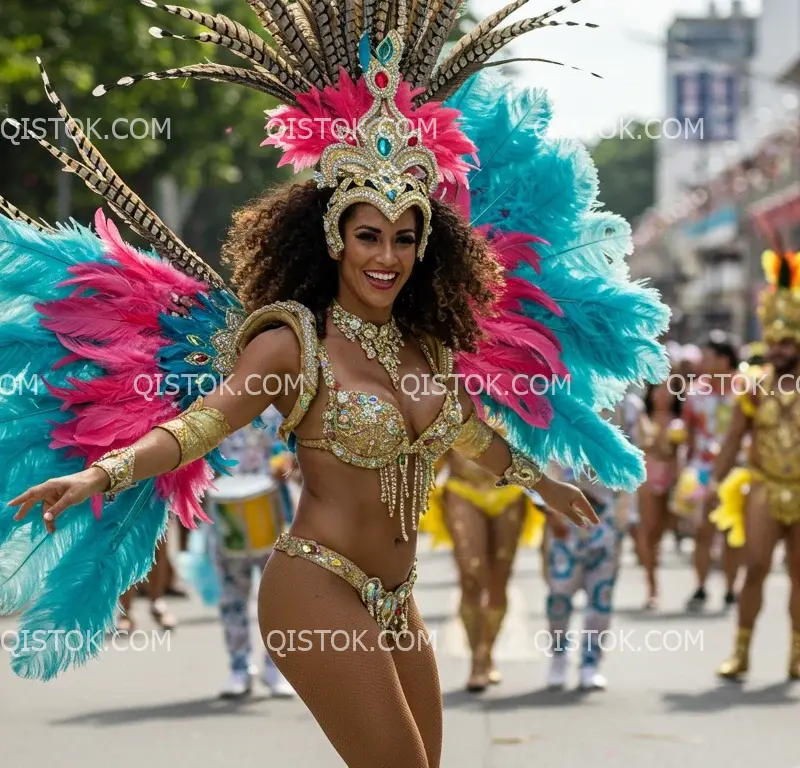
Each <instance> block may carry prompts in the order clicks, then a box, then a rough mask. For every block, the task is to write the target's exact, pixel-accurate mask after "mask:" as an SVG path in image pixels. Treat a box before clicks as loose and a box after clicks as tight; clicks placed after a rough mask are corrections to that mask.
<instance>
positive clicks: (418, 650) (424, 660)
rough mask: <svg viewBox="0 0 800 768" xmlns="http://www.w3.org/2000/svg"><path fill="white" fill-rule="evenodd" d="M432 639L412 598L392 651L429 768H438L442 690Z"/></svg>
mask: <svg viewBox="0 0 800 768" xmlns="http://www.w3.org/2000/svg"><path fill="white" fill-rule="evenodd" d="M435 647H436V643H435V636H434V635H430V634H429V633H428V630H427V628H426V627H425V622H424V621H423V619H422V616H421V615H420V612H419V609H418V608H417V604H416V602H415V601H414V599H413V597H412V599H411V604H410V605H409V610H408V632H407V633H401V634H400V635H398V638H397V647H396V649H395V650H394V651H392V656H393V657H394V663H395V667H396V669H397V674H398V676H399V678H400V685H401V686H402V688H403V693H404V694H405V697H406V701H407V702H408V706H409V707H410V709H411V714H412V715H413V716H414V720H415V721H416V724H417V728H418V729H419V732H420V735H421V736H422V742H423V744H424V745H425V754H426V755H427V758H428V766H429V768H439V762H440V760H441V754H442V690H441V688H440V686H439V670H438V667H437V666H436V657H435V655H434V648H435Z"/></svg>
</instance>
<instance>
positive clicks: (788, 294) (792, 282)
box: [711, 251, 800, 680]
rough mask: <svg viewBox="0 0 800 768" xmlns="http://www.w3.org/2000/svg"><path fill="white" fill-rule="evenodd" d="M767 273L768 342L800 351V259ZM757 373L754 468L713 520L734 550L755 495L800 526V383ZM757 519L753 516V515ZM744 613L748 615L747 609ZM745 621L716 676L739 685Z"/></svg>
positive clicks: (746, 401) (744, 407) (777, 262)
mask: <svg viewBox="0 0 800 768" xmlns="http://www.w3.org/2000/svg"><path fill="white" fill-rule="evenodd" d="M763 265H764V271H765V273H766V276H767V280H768V281H769V283H770V286H769V287H768V288H767V290H766V291H764V293H763V294H762V296H761V302H760V306H759V317H760V320H761V324H762V327H763V331H764V340H765V342H766V343H767V344H768V345H770V346H772V345H775V346H778V345H781V344H783V343H785V342H786V341H792V342H794V343H795V344H800V290H799V289H800V272H799V271H798V266H800V260H799V257H798V254H796V253H781V254H776V253H775V252H774V251H767V252H765V253H764V256H763ZM758 373H759V374H760V375H762V376H764V378H763V379H762V380H760V381H759V385H758V386H752V387H751V388H750V391H748V392H746V393H744V394H742V395H740V396H739V397H738V398H737V401H738V407H739V408H740V409H741V412H742V414H743V415H744V416H745V417H746V418H747V419H748V421H749V429H748V431H749V433H750V438H751V442H750V447H749V450H748V460H747V466H745V467H742V468H736V469H734V470H732V471H731V472H730V473H729V474H728V476H727V477H726V478H725V480H724V481H723V482H722V483H720V486H719V488H718V496H719V500H720V505H719V507H718V508H717V509H715V510H714V511H713V512H712V514H711V520H712V521H713V522H714V523H715V524H716V525H717V527H718V528H720V529H721V530H723V531H727V533H728V542H729V544H730V545H731V546H734V547H741V546H743V545H744V544H745V510H746V498H747V496H748V495H749V494H750V493H752V492H754V490H755V489H758V490H760V491H764V492H765V495H766V499H765V506H766V508H767V510H768V511H769V514H770V515H772V517H773V519H774V520H776V521H777V522H778V523H780V524H781V525H782V526H794V525H797V524H800V450H798V449H800V393H798V391H797V390H798V386H797V385H798V379H797V377H796V372H791V373H789V372H785V373H786V375H785V376H784V375H778V373H777V372H776V371H774V370H773V369H772V368H771V367H768V366H767V367H764V368H761V369H760V370H759V371H758ZM787 378H788V379H789V380H790V381H791V385H790V386H787V384H786V379H787ZM756 511H757V510H755V509H752V508H751V510H750V511H749V512H748V514H752V513H754V512H756ZM749 577H750V572H749V571H748V579H749ZM742 601H744V597H743V598H742ZM741 605H742V607H743V606H744V602H742V604H741ZM740 611H741V608H740ZM757 614H758V611H757V610H756V613H755V615H756V616H757ZM742 615H743V614H742V613H741V612H740V624H739V626H738V627H737V630H736V637H735V642H734V651H733V654H732V655H731V657H730V658H728V659H727V660H726V661H725V662H723V664H722V665H721V666H720V667H719V668H718V669H717V674H718V675H719V676H720V677H725V678H730V679H737V678H738V677H739V676H740V675H742V674H744V673H746V672H747V671H748V669H749V654H750V644H751V641H752V635H753V626H752V621H753V619H754V616H751V617H750V618H748V619H747V622H749V623H748V624H743V623H742ZM795 622H796V619H795ZM789 679H790V680H800V627H797V626H796V623H795V626H794V627H793V631H792V640H791V644H790V651H789Z"/></svg>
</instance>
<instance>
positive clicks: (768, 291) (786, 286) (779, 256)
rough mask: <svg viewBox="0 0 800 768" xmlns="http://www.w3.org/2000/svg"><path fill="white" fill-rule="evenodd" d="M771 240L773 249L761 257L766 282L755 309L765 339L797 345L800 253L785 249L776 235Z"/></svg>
mask: <svg viewBox="0 0 800 768" xmlns="http://www.w3.org/2000/svg"><path fill="white" fill-rule="evenodd" d="M773 239H774V241H775V242H774V243H773V248H770V249H768V250H766V251H764V252H763V253H762V254H761V264H762V267H763V269H764V276H765V277H766V280H767V283H768V286H767V288H765V289H764V291H763V292H762V293H761V297H760V300H759V306H758V316H759V319H760V321H761V327H762V331H763V334H764V340H765V341H766V342H767V343H768V344H773V343H776V342H778V341H780V340H781V339H786V338H789V339H794V340H795V341H797V342H798V343H800V254H798V253H794V252H792V251H787V250H786V249H784V247H783V243H782V241H781V239H780V237H779V236H775V237H774V238H773Z"/></svg>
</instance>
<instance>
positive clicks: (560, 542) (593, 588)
mask: <svg viewBox="0 0 800 768" xmlns="http://www.w3.org/2000/svg"><path fill="white" fill-rule="evenodd" d="M564 475H565V477H566V478H568V479H571V480H573V481H574V477H573V476H572V473H571V472H570V471H566V472H565V473H564ZM578 485H579V487H580V488H581V489H582V490H583V492H584V494H585V495H586V497H587V498H588V499H589V501H590V503H591V504H592V506H593V508H594V510H595V512H596V513H597V515H598V517H599V518H600V525H598V526H596V527H595V528H594V529H593V530H591V531H587V530H578V529H575V528H572V527H570V526H566V525H564V524H563V522H562V521H561V519H560V518H559V517H558V516H556V515H553V514H549V515H548V517H547V532H546V534H545V536H546V539H547V553H548V554H547V557H548V563H547V585H548V594H547V621H548V629H549V632H550V649H549V654H550V657H551V658H550V667H549V670H548V674H547V686H548V688H551V689H556V690H557V689H561V688H563V687H564V686H565V685H566V682H567V675H568V671H569V652H570V651H571V650H577V651H578V656H579V660H578V687H579V688H580V689H581V690H602V689H605V688H606V686H607V680H606V678H605V676H604V675H602V674H601V673H600V671H599V666H600V661H601V658H602V655H603V644H604V640H605V638H604V633H605V632H607V631H608V630H609V627H610V625H611V616H612V614H613V610H614V587H615V584H616V580H617V574H618V571H619V565H620V554H621V549H622V541H623V539H624V537H625V530H626V525H627V523H628V520H627V519H620V518H619V514H627V512H629V509H628V510H624V509H622V508H621V509H619V510H617V509H616V508H615V501H616V499H615V494H614V493H613V492H612V491H610V490H609V489H607V488H604V487H603V486H602V485H600V484H598V483H596V482H591V481H589V480H588V479H587V478H585V477H584V478H581V479H580V480H579V481H578ZM628 501H629V500H628ZM579 591H583V592H584V593H585V594H586V608H585V610H584V616H583V627H582V628H580V629H571V620H572V614H573V599H574V597H575V595H576V594H577V593H578V592H579ZM576 637H579V638H580V641H579V642H575V640H574V638H576Z"/></svg>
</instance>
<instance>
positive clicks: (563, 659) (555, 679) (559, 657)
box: [547, 651, 567, 689]
mask: <svg viewBox="0 0 800 768" xmlns="http://www.w3.org/2000/svg"><path fill="white" fill-rule="evenodd" d="M566 684H567V654H566V653H564V651H557V652H556V653H554V654H553V658H552V660H551V662H550V671H549V672H548V674H547V687H548V688H552V689H557V688H563V687H564V686H565V685H566Z"/></svg>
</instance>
